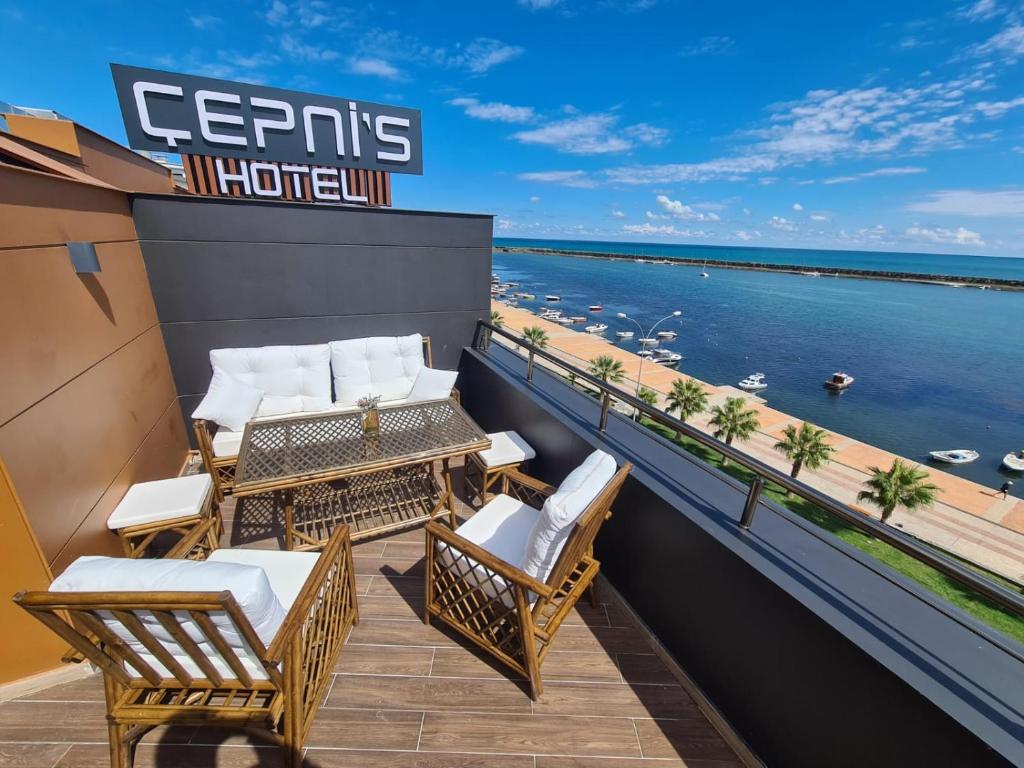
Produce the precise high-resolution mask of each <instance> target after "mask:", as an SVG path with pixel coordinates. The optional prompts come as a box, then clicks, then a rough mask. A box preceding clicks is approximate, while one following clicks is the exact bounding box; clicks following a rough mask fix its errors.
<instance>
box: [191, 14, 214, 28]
mask: <svg viewBox="0 0 1024 768" xmlns="http://www.w3.org/2000/svg"><path fill="white" fill-rule="evenodd" d="M188 20H189V23H190V24H192V26H193V27H195V28H196V29H210V28H211V27H215V26H217V25H218V24H220V22H221V19H220V17H219V16H211V15H209V14H206V13H198V14H195V15H189V17H188Z"/></svg>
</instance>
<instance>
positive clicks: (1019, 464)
mask: <svg viewBox="0 0 1024 768" xmlns="http://www.w3.org/2000/svg"><path fill="white" fill-rule="evenodd" d="M1003 468H1004V469H1009V470H1011V471H1013V472H1024V451H1020V452H1019V453H1014V452H1013V451H1010V452H1009V453H1008V454H1006V455H1005V456H1003Z"/></svg>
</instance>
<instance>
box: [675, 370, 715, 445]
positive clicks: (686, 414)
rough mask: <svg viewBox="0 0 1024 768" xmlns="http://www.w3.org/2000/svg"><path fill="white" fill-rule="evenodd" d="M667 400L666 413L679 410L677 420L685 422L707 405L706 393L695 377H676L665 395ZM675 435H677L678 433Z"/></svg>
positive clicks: (705, 408) (702, 411) (702, 410)
mask: <svg viewBox="0 0 1024 768" xmlns="http://www.w3.org/2000/svg"><path fill="white" fill-rule="evenodd" d="M665 400H666V401H667V402H668V407H667V408H666V409H665V411H666V413H674V412H676V411H678V412H679V420H680V421H683V422H685V421H686V420H688V419H691V418H693V417H694V416H696V415H697V414H698V413H704V411H706V410H707V407H708V393H707V392H705V391H704V387H702V386H701V385H700V382H699V381H697V380H696V379H685V380H683V379H676V380H675V381H673V382H672V389H671V390H670V391H669V393H668V395H666V396H665ZM676 437H679V435H678V433H677V434H676Z"/></svg>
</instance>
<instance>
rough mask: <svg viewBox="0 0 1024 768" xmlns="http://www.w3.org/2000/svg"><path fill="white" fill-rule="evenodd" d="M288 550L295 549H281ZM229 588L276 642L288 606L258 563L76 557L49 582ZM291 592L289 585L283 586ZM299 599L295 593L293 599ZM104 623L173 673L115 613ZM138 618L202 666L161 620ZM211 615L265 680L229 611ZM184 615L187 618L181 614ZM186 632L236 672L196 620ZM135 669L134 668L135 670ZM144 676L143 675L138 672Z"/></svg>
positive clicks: (178, 654)
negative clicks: (189, 654) (205, 638)
mask: <svg viewBox="0 0 1024 768" xmlns="http://www.w3.org/2000/svg"><path fill="white" fill-rule="evenodd" d="M272 554H285V555H289V554H292V553H277V552H274V553H272ZM223 590H228V591H230V592H231V594H232V595H233V596H234V598H235V600H236V601H237V602H238V605H239V607H240V608H241V609H242V612H243V613H244V614H245V616H246V618H248V619H249V622H250V623H251V624H252V627H253V629H254V630H255V631H256V634H257V635H258V636H259V638H260V640H262V641H263V643H264V645H269V644H270V643H271V642H273V640H274V637H275V636H276V635H277V632H278V630H279V629H280V628H281V624H282V623H283V622H284V619H285V615H286V613H287V610H286V608H285V606H284V605H283V604H282V602H281V600H280V599H279V598H278V595H277V594H276V593H275V591H274V589H273V587H272V586H271V583H270V580H269V578H268V573H267V572H266V571H265V570H264V569H263V568H260V567H257V566H255V565H240V564H237V563H231V562H213V561H209V560H208V561H205V562H196V561H193V560H133V559H129V558H120V557H92V556H86V557H80V558H78V559H77V560H75V562H73V563H72V564H71V565H70V566H68V568H67V569H66V570H65V571H64V573H62V574H61V575H60V576H59V577H58V578H57V579H55V580H54V582H53V583H52V584H51V585H50V591H51V592H221V591H223ZM282 591H284V592H285V594H289V592H288V591H287V590H282ZM292 599H293V600H294V598H292ZM101 615H102V616H103V618H104V622H105V623H106V624H107V626H108V627H110V629H111V630H112V631H113V632H115V633H116V634H117V635H118V636H119V637H121V638H122V639H123V640H125V641H126V642H127V643H128V644H129V645H130V646H131V648H132V650H134V651H135V652H136V653H138V654H139V655H140V656H142V658H143V660H144V661H146V662H147V663H148V664H149V665H150V666H152V667H153V668H154V669H155V670H156V671H157V672H158V673H159V674H161V675H164V676H170V673H169V671H168V670H167V668H166V667H164V665H163V664H161V663H160V662H159V661H158V660H157V659H156V657H155V656H153V655H151V654H150V653H149V652H148V651H147V649H146V647H145V646H143V645H142V644H141V643H139V642H138V641H137V640H136V639H135V637H134V635H132V634H131V633H130V632H129V631H128V630H127V629H126V628H125V627H124V625H122V624H121V622H119V621H118V620H117V619H115V618H114V617H113V615H112V614H107V613H105V612H101ZM136 617H137V618H138V619H139V620H140V621H141V622H142V624H143V625H144V626H145V627H146V628H147V629H148V630H149V631H150V632H151V633H152V634H153V636H154V637H156V638H157V639H158V640H160V642H162V643H163V644H164V646H165V647H166V648H167V650H168V651H169V652H170V653H171V654H172V655H173V656H174V657H175V658H176V660H177V661H178V662H179V663H180V664H181V665H182V666H183V667H184V668H185V669H186V671H187V672H188V673H189V674H191V675H193V676H196V677H202V676H203V674H202V671H201V670H200V669H199V667H198V666H197V665H196V664H195V663H194V662H193V661H192V660H191V658H190V657H189V656H188V654H187V653H185V651H184V649H182V648H181V646H180V645H178V643H177V642H176V641H175V640H174V638H173V637H172V636H171V634H170V633H169V632H167V630H166V629H164V627H163V625H161V624H160V623H159V622H158V621H157V619H156V618H155V617H154V616H153V615H152V614H150V613H148V612H142V611H138V612H136ZM210 617H211V619H212V621H213V623H214V625H215V626H216V627H217V629H218V630H219V631H220V633H221V635H222V636H223V637H224V639H225V640H226V641H227V643H228V645H229V646H230V647H231V648H232V650H234V651H235V652H236V653H237V655H238V657H239V658H240V659H241V660H242V663H243V665H244V666H245V668H246V670H247V671H249V672H250V674H252V675H253V676H254V677H258V678H260V679H265V678H266V674H265V673H264V671H263V666H262V664H261V663H260V661H259V658H258V657H257V656H256V654H255V653H254V652H253V650H252V648H250V646H249V644H248V643H247V642H246V641H245V640H244V639H243V638H242V636H241V635H240V634H239V633H238V632H237V631H236V630H235V626H234V624H233V622H232V621H231V619H230V618H229V617H228V615H227V614H226V613H224V612H222V611H213V612H211V614H210ZM179 618H182V617H181V616H180V615H179ZM181 624H182V626H183V627H184V628H185V631H186V632H188V634H189V635H190V636H191V637H192V638H193V639H194V640H196V641H197V642H199V647H200V648H201V649H202V650H203V651H204V652H205V653H206V654H207V656H209V657H210V660H211V661H212V662H213V666H214V667H215V668H216V669H217V671H218V672H220V673H221V674H223V675H225V676H227V677H232V678H233V677H234V673H233V672H232V671H231V669H230V667H229V666H228V665H227V663H226V662H225V661H224V660H223V659H222V658H221V657H220V655H219V654H218V653H217V651H216V649H215V648H214V646H213V645H212V644H210V643H207V642H205V641H202V642H200V641H201V640H203V634H202V633H201V631H200V630H199V628H198V626H197V625H196V624H195V623H194V622H193V621H191V620H187V621H181ZM132 671H134V670H132ZM139 676H140V677H141V675H139Z"/></svg>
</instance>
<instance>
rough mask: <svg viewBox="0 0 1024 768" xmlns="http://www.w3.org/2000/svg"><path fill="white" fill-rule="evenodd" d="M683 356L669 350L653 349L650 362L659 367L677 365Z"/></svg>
mask: <svg viewBox="0 0 1024 768" xmlns="http://www.w3.org/2000/svg"><path fill="white" fill-rule="evenodd" d="M682 359H683V356H682V355H680V354H679V353H678V352H673V351H671V350H669V349H655V350H654V351H653V352H651V360H653V361H654V362H656V363H660V364H661V365H678V364H679V361H680V360H682Z"/></svg>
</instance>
